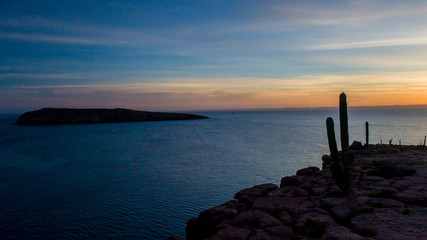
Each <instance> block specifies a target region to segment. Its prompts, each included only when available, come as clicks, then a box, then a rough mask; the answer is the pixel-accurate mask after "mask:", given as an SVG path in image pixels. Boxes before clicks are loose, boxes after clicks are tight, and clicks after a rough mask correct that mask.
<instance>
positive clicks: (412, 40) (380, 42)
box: [301, 36, 427, 50]
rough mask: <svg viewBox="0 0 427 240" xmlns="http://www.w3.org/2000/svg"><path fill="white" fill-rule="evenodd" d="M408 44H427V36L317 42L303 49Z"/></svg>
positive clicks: (342, 48) (337, 48) (338, 48)
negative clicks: (317, 43)
mask: <svg viewBox="0 0 427 240" xmlns="http://www.w3.org/2000/svg"><path fill="white" fill-rule="evenodd" d="M408 45H427V37H424V36H417V37H412V38H411V37H409V38H394V39H393V38H392V39H390V38H385V39H376V40H370V41H356V42H353V41H349V42H341V43H339V42H337V43H327V44H319V45H313V46H305V47H302V48H301V49H303V50H345V49H355V48H373V47H391V46H408Z"/></svg>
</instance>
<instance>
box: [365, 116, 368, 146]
mask: <svg viewBox="0 0 427 240" xmlns="http://www.w3.org/2000/svg"><path fill="white" fill-rule="evenodd" d="M365 129H366V131H365V134H366V150H368V149H369V123H368V122H366V123H365Z"/></svg>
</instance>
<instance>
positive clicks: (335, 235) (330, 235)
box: [320, 225, 364, 240]
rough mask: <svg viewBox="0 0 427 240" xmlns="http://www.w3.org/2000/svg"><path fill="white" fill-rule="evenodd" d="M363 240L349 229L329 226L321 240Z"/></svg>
mask: <svg viewBox="0 0 427 240" xmlns="http://www.w3.org/2000/svg"><path fill="white" fill-rule="evenodd" d="M341 239H343V240H344V239H346V240H362V239H364V238H363V237H362V236H360V235H358V234H356V233H353V232H351V231H350V230H349V229H348V228H346V227H343V226H339V225H329V226H328V227H326V230H325V233H324V234H323V235H322V237H321V238H320V240H341Z"/></svg>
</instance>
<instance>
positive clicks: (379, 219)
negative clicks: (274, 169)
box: [169, 145, 427, 240]
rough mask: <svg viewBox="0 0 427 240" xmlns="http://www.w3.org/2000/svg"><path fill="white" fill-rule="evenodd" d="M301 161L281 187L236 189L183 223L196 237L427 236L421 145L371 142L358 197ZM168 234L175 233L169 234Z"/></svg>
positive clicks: (425, 153)
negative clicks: (226, 198) (301, 166)
mask: <svg viewBox="0 0 427 240" xmlns="http://www.w3.org/2000/svg"><path fill="white" fill-rule="evenodd" d="M322 159H323V162H324V164H323V169H322V170H320V169H319V168H317V167H307V168H304V169H300V170H298V171H297V173H296V175H295V176H288V177H284V178H282V180H281V184H280V186H277V185H275V184H262V185H257V186H254V187H251V188H247V189H244V190H241V191H239V192H237V193H236V194H235V197H234V198H235V200H231V201H228V202H226V203H224V204H221V205H219V206H216V207H213V208H211V209H208V210H206V211H203V212H200V214H199V216H198V217H197V218H193V219H190V220H189V221H188V223H187V229H186V231H187V240H194V239H210V240H216V239H233V240H239V239H247V240H256V239H259V240H261V239H325V240H326V239H384V240H385V239H387V240H390V239H414V240H415V239H427V192H426V188H427V178H426V177H427V149H424V148H422V147H417V146H397V145H375V146H374V145H371V146H370V149H369V152H366V151H364V150H362V151H358V152H357V153H356V159H355V161H354V164H353V172H354V183H355V188H356V193H357V197H356V200H353V201H350V200H349V198H348V197H347V196H345V195H344V194H343V192H342V191H341V190H340V189H339V188H338V187H337V186H336V184H335V182H334V180H333V179H332V174H331V173H330V170H329V165H328V162H329V161H330V157H329V156H323V157H322ZM169 239H181V238H178V237H170V238H169Z"/></svg>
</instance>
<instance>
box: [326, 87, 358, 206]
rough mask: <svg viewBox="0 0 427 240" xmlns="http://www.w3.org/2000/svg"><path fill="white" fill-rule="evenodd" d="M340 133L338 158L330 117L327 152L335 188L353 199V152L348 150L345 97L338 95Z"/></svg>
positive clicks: (327, 123) (327, 120) (332, 122)
mask: <svg viewBox="0 0 427 240" xmlns="http://www.w3.org/2000/svg"><path fill="white" fill-rule="evenodd" d="M339 111H340V132H341V149H342V155H341V156H339V153H338V148H337V143H336V141H335V130H334V120H333V119H332V118H331V117H328V118H327V119H326V129H327V134H328V142H329V150H330V151H331V157H332V163H331V172H332V176H333V178H334V180H335V182H336V184H337V186H338V187H339V188H340V189H341V190H342V191H343V192H344V193H346V194H347V193H348V194H349V195H350V197H351V198H355V193H354V183H353V172H352V164H353V161H354V156H355V155H354V152H353V151H349V149H348V145H349V144H348V139H349V137H348V116H347V96H346V95H345V93H341V94H340V108H339Z"/></svg>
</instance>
